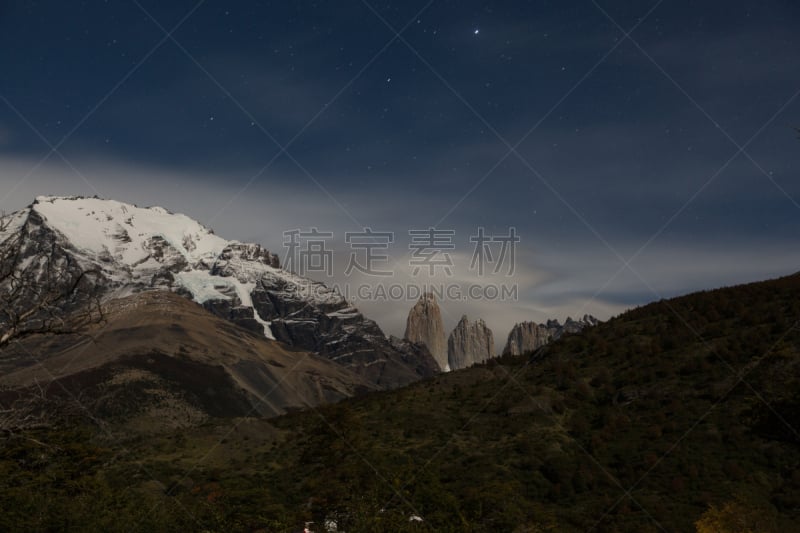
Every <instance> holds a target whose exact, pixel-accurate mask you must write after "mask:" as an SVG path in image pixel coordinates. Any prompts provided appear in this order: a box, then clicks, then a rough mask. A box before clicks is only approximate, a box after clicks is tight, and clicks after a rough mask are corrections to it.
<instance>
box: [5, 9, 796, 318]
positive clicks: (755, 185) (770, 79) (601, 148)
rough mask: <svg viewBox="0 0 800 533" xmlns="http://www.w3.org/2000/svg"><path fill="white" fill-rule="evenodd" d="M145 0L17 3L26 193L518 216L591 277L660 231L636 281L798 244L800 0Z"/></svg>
mask: <svg viewBox="0 0 800 533" xmlns="http://www.w3.org/2000/svg"><path fill="white" fill-rule="evenodd" d="M139 1H140V4H139V5H137V3H136V2H134V1H123V0H119V1H108V2H101V1H92V2H80V3H78V2H55V1H46V2H32V1H25V2H22V1H12V2H3V3H2V4H0V67H1V68H0V96H2V100H3V101H0V171H2V174H1V175H0V197H2V207H3V208H4V209H6V210H13V209H16V208H19V207H21V206H22V205H24V204H25V203H27V202H28V201H29V198H30V196H32V195H33V194H47V193H51V192H58V193H65V192H70V191H72V190H73V189H74V190H75V192H80V193H86V192H91V193H94V192H99V193H100V194H101V195H102V196H115V197H118V198H119V196H120V195H123V194H124V195H126V197H124V198H119V199H121V200H126V199H130V200H131V201H137V202H141V203H145V204H155V203H159V204H166V206H167V207H170V208H173V209H175V210H180V211H184V212H187V213H188V214H190V215H195V216H196V218H198V219H200V220H201V221H204V222H207V223H210V224H211V225H213V226H214V227H215V228H216V229H217V230H218V232H220V233H222V234H224V235H225V236H226V237H229V238H238V239H242V240H247V239H252V240H260V241H262V242H265V243H266V244H268V245H270V246H272V247H275V246H277V247H280V242H281V240H280V233H281V231H283V229H286V228H288V227H294V226H296V225H298V224H300V223H303V222H304V224H303V225H304V226H311V225H325V224H328V225H330V226H334V227H333V228H332V229H337V230H338V229H353V226H358V225H372V226H376V227H377V229H381V228H385V229H390V230H393V231H397V232H404V231H406V230H407V229H409V228H410V227H412V226H416V227H423V226H426V225H429V224H440V225H445V226H451V227H454V228H474V227H475V226H478V225H485V226H488V227H494V228H497V229H501V228H504V227H507V226H509V225H515V226H517V227H518V228H520V233H521V235H522V236H523V244H524V245H526V246H527V247H526V248H525V250H526V252H527V254H528V255H527V257H533V258H535V259H534V261H535V262H536V264H535V265H534V266H532V267H531V268H532V269H535V270H544V271H546V272H548V273H549V278H548V279H557V280H562V279H568V280H572V284H570V283H567V282H565V283H564V284H562V285H558V288H559V289H558V290H562V291H566V292H570V291H572V292H573V293H574V297H575V298H578V299H580V298H588V297H589V296H591V295H593V294H594V293H595V292H597V290H598V289H600V288H601V286H602V285H603V283H602V281H604V280H605V279H607V278H609V277H610V275H611V274H613V273H614V271H615V270H616V269H617V268H618V267H619V266H620V265H621V264H622V262H621V261H620V259H619V257H618V255H617V253H618V254H620V255H621V256H623V257H625V258H627V257H629V256H630V255H631V254H633V253H634V252H635V251H636V250H637V249H639V247H640V246H641V245H643V244H644V243H646V242H648V240H649V239H650V238H651V237H653V236H654V235H657V237H656V239H655V240H654V241H653V242H652V243H651V244H650V245H648V248H647V250H646V251H645V252H644V253H643V254H642V256H640V257H641V261H642V263H641V265H640V268H641V271H640V272H639V274H641V276H634V277H633V278H631V279H632V281H631V282H630V284H629V285H626V286H619V287H616V288H613V287H612V289H611V290H610V291H609V293H608V294H607V295H603V296H604V297H606V298H607V300H608V301H609V302H612V303H615V304H620V303H622V304H626V305H627V304H630V303H638V302H640V301H647V300H652V299H654V297H653V296H654V295H653V291H652V290H651V289H652V288H653V287H647V286H646V285H647V284H645V286H642V285H641V283H640V282H641V280H640V279H638V278H640V277H642V276H643V277H646V278H647V279H648V281H649V282H650V283H651V284H652V285H654V286H658V289H659V291H663V292H664V293H665V294H673V293H677V292H682V291H685V290H690V289H694V288H699V286H706V285H709V284H712V285H713V284H714V283H715V282H714V280H715V279H717V280H718V283H717V284H722V283H728V282H733V281H745V280H746V279H747V278H750V277H758V276H766V275H772V274H777V273H788V271H787V269H789V270H791V265H792V264H795V265H796V263H795V259H796V258H797V255H796V253H795V252H794V248H796V244H797V230H798V221H799V220H800V218H799V217H800V205H799V204H798V203H797V201H796V200H795V199H800V183H798V179H797V176H798V171H799V170H800V141H798V140H797V138H796V137H797V134H796V133H795V132H794V130H793V129H792V128H793V127H794V126H800V97H798V98H794V97H795V96H796V95H797V91H798V90H800V32H799V31H798V28H799V27H800V4H797V3H796V2H791V1H767V2H757V3H756V2H730V1H728V2H722V1H719V2H717V1H709V2H692V1H689V0H665V1H663V2H660V3H659V2H656V1H648V2H627V1H626V2H621V1H609V0H602V1H601V0H598V1H597V2H596V3H595V2H592V1H591V0H587V1H557V2H556V1H553V2H545V1H530V2H524V1H515V2H476V1H446V0H434V1H433V2H430V3H429V4H428V2H427V0H425V1H414V0H411V1H404V2H376V1H373V0H370V1H369V2H365V1H361V0H355V1H345V0H338V1H335V2H333V1H331V2H324V1H315V2H311V1H292V2H267V1H261V2H257V1H242V2H220V1H213V0H209V1H206V2H202V3H200V4H198V3H197V2H193V1H188V2H185V1H171V2H156V1H151V0H139ZM151 17H152V18H151ZM153 19H155V20H153ZM617 24H618V25H619V26H617ZM176 25H179V26H178V27H177V29H176V30H175V31H174V33H173V34H172V37H173V38H174V40H172V39H170V38H167V37H166V35H165V33H164V30H167V31H169V30H171V29H173V28H174V27H176ZM390 26H391V28H390ZM634 26H635V29H634V30H633V32H632V33H631V34H630V36H631V38H632V40H631V39H626V38H625V37H624V33H623V30H622V29H620V27H621V28H623V29H624V31H628V30H630V29H631V28H632V27H634ZM162 28H163V29H162ZM392 28H393V29H392ZM394 30H397V31H401V30H403V31H402V33H401V37H400V38H397V37H396V35H395V33H394ZM34 128H35V129H36V130H38V132H39V133H40V134H41V135H42V136H44V137H45V139H46V142H45V140H43V139H42V138H40V137H39V135H38V134H37V133H36V132H35V131H34ZM762 128H763V129H762ZM298 134H299V135H298ZM526 134H527V137H525V138H524V140H523V141H522V142H521V143H520V144H519V146H518V148H517V153H516V154H511V155H508V152H509V145H512V146H516V145H517V143H518V142H519V141H520V140H522V139H523V136H525V135H526ZM756 134H757V135H756ZM754 135H756V136H755V137H754V138H753V136H754ZM751 138H752V140H751ZM62 139H63V144H61V145H59V152H60V154H61V155H62V156H63V159H62V158H61V157H60V156H59V154H51V155H50V157H49V158H48V159H47V160H46V161H45V162H44V163H42V164H41V166H40V167H41V169H42V170H41V171H38V172H34V173H32V174H31V175H30V176H28V172H26V170H25V168H26V165H27V163H30V164H29V165H28V166H29V167H33V166H34V165H36V164H37V163H38V162H40V161H41V159H42V158H43V157H45V156H46V155H47V154H48V153H49V152H50V147H49V146H48V145H47V143H49V144H50V145H56V144H57V143H60V142H61V141H62ZM276 141H277V143H280V144H281V145H283V146H286V145H287V143H291V144H290V145H289V146H288V150H287V151H288V155H287V154H286V153H283V154H282V153H281V150H280V148H279V147H278V146H277V144H276ZM748 142H749V144H747V145H746V146H745V143H748ZM740 147H744V148H745V150H744V153H738V152H739V148H740ZM737 153H738V155H737ZM504 156H507V157H506V158H505V159H503V160H502V162H500V161H501V159H502V158H503V157H504ZM64 159H66V160H67V161H68V162H69V164H67V163H65V162H64ZM4 162H5V166H3V163H4ZM498 163H499V164H498ZM268 164H269V167H268V168H266V169H264V167H265V166H266V165H268ZM131 169H137V170H136V171H135V172H134V171H132V170H131ZM78 174H80V175H81V176H80V179H76V176H77V175H78ZM134 174H135V176H136V180H137V183H138V185H135V184H132V183H131V181H132V180H133V178H132V176H133V175H134ZM173 175H174V176H176V177H175V178H174V180H173V179H170V178H167V179H165V178H164V176H173ZM156 176H157V177H156ZM178 176H180V178H179V177H178ZM58 180H61V181H60V182H59V181H58ZM21 181H22V183H20V182H21ZM87 182H88V185H87ZM57 183H60V184H61V185H54V184H57ZM87 188H88V189H90V190H88V191H87ZM54 189H57V190H54ZM277 191H280V198H276V195H277ZM687 202H689V203H688V205H687ZM176 204H177V205H176ZM259 205H260V206H262V208H263V210H264V211H269V212H272V213H277V212H282V211H281V210H282V209H286V206H287V205H289V206H291V209H289V210H288V213H289V214H287V215H285V219H291V220H284V222H285V223H286V227H281V228H276V227H275V224H276V223H280V222H275V220H274V219H269V224H267V223H266V222H264V223H259V222H257V220H258V207H257V206H259ZM323 206H324V208H323ZM292 216H295V217H296V218H292ZM464 231H467V229H465V230H464ZM693 250H701V251H703V253H705V254H706V256H704V257H705V258H704V259H703V260H702V261H700V259H698V257H699V256H698V255H697V254H696V253H695V252H693ZM759 250H761V252H759ZM765 250H768V251H769V254H767V253H766V252H765ZM781 250H785V254H781V252H780V251H781ZM615 252H616V253H615ZM648 253H649V254H654V255H651V256H648V255H647V254H648ZM400 255H402V254H400ZM732 256H736V257H738V258H742V257H750V256H752V258H751V259H750V260H749V261H750V262H749V263H748V264H747V265H741V264H739V262H740V260H737V261H736V264H733V263H732V262H731V259H730V258H731V257H732ZM665 257H667V258H671V259H672V260H674V261H675V264H676V265H679V266H681V268H678V269H677V270H676V269H672V270H670V269H666V270H663V269H662V270H659V269H658V267H659V266H663V265H664V264H665V261H664V260H663V258H665ZM715 258H716V259H715ZM648 261H649V262H648ZM695 262H697V265H698V266H697V267H696V269H694V270H693V269H692V268H693V267H692V265H693V264H694V263H695ZM701 263H702V264H701ZM648 265H650V266H649V267H648ZM794 270H797V268H796V267H795V268H794ZM598 271H600V272H601V274H598V273H597V272H598ZM670 272H673V274H670ZM681 273H682V274H681ZM626 275H628V276H630V275H631V273H627V274H626ZM595 276H596V277H597V279H598V280H600V281H594V279H595ZM590 278H591V279H592V280H593V281H591V282H589V281H587V280H588V279H590ZM601 278H602V279H601ZM667 279H668V281H666V280H667ZM660 283H661V285H659V284H660ZM537 287H539V288H541V285H537ZM532 291H533V292H531V296H530V298H529V302H534V301H535V300H536V298H540V299H541V300H544V299H547V298H554V296H553V294H554V293H555V292H557V290H556V286H553V287H552V291H550V292H547V291H544V293H541V294H537V293H536V291H535V290H533V289H532ZM545 293H547V294H546V295H545ZM548 301H549V300H548ZM531 305H533V304H531Z"/></svg>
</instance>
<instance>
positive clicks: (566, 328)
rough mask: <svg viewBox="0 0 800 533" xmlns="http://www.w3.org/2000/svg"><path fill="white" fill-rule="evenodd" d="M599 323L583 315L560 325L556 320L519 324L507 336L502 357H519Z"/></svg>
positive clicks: (589, 316) (593, 318) (591, 317)
mask: <svg viewBox="0 0 800 533" xmlns="http://www.w3.org/2000/svg"><path fill="white" fill-rule="evenodd" d="M599 323H600V321H599V320H597V319H596V318H595V317H593V316H592V315H583V318H581V319H580V320H573V319H572V318H570V317H567V320H566V322H564V324H563V325H562V324H561V323H560V322H559V321H558V320H548V321H547V322H546V323H544V324H537V323H536V322H520V323H519V324H516V325H515V326H514V327H513V328H512V329H511V332H510V333H509V334H508V341H507V342H506V347H505V348H504V349H503V354H504V355H507V354H508V355H521V354H524V353H528V352H532V351H534V350H537V349H539V348H541V347H542V346H544V345H545V344H547V343H548V342H550V341H552V340H555V339H558V338H559V337H561V336H562V335H564V334H565V333H578V332H579V331H581V330H582V329H583V328H586V327H590V326H596V325H597V324H599Z"/></svg>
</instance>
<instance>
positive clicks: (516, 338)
mask: <svg viewBox="0 0 800 533" xmlns="http://www.w3.org/2000/svg"><path fill="white" fill-rule="evenodd" d="M552 338H553V330H552V329H550V328H548V327H547V326H545V325H541V324H537V323H536V322H520V323H519V324H516V325H515V326H514V327H513V328H512V329H511V332H510V333H509V334H508V341H507V342H506V347H505V349H504V350H503V354H511V355H520V354H523V353H527V352H532V351H533V350H536V349H538V348H541V347H542V346H544V345H545V344H547V343H548V342H550V339H552Z"/></svg>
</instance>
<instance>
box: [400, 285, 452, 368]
mask: <svg viewBox="0 0 800 533" xmlns="http://www.w3.org/2000/svg"><path fill="white" fill-rule="evenodd" d="M403 338H405V339H406V340H407V341H410V342H413V343H420V344H424V345H425V346H426V347H427V348H428V351H429V352H430V353H431V355H432V356H433V358H434V359H436V362H437V363H438V364H439V368H440V369H441V370H447V368H448V364H447V341H446V339H445V335H444V325H443V324H442V312H441V311H440V310H439V304H437V303H436V297H435V296H434V295H433V294H432V293H425V294H423V295H422V296H421V297H420V299H419V300H418V301H417V303H416V304H415V305H414V307H412V308H411V311H409V313H408V319H407V320H406V333H405V335H404V336H403Z"/></svg>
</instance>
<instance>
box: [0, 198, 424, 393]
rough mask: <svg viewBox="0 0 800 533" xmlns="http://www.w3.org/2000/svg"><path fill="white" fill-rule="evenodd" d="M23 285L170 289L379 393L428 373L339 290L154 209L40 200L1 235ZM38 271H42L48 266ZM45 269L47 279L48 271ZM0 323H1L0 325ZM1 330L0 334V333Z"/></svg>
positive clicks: (419, 352) (111, 291) (116, 293)
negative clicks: (347, 372)
mask: <svg viewBox="0 0 800 533" xmlns="http://www.w3.org/2000/svg"><path fill="white" fill-rule="evenodd" d="M10 247H15V248H16V250H15V252H14V253H13V254H10V255H9V254H8V253H6V254H5V257H6V258H8V257H9V256H11V257H13V261H15V268H16V269H17V270H19V271H20V272H23V273H25V275H26V276H28V277H29V278H30V279H38V280H42V279H43V277H47V278H48V279H50V278H52V272H49V271H50V270H52V269H53V266H54V265H55V269H56V270H60V271H65V272H66V271H69V276H64V277H65V279H69V280H74V279H75V278H76V277H77V276H80V274H81V273H85V272H94V273H96V275H95V276H93V277H92V278H91V283H92V287H91V290H92V291H95V292H98V291H99V293H100V294H101V295H102V298H103V299H104V300H110V299H115V298H122V297H125V296H129V295H131V294H134V293H137V292H141V291H146V290H158V289H161V290H169V291H173V292H176V293H179V294H181V295H183V296H186V297H188V298H191V299H192V300H194V301H195V302H197V303H199V304H201V305H203V306H204V307H205V308H206V309H208V310H209V311H211V312H213V313H214V314H216V315H218V316H220V317H222V318H225V319H228V320H230V321H232V322H234V323H236V324H238V325H240V326H242V327H245V328H247V329H249V330H251V331H253V332H255V333H257V334H259V335H264V336H265V337H267V338H269V339H275V340H278V341H281V342H283V343H285V344H288V345H290V346H295V347H298V348H302V349H305V350H309V351H311V352H314V353H317V354H320V355H323V356H326V357H328V358H331V359H333V360H335V361H337V362H339V363H341V364H344V365H345V366H348V367H351V368H353V369H354V370H356V371H357V372H359V373H361V374H363V375H365V376H366V377H368V378H369V379H370V380H372V381H373V382H375V383H377V384H379V385H382V386H387V387H391V386H396V385H401V384H405V383H408V382H410V381H413V380H415V379H418V378H420V377H423V376H427V375H431V374H433V373H434V372H435V371H436V369H437V366H436V363H435V361H433V359H432V358H431V356H430V354H428V353H427V351H426V350H425V349H424V348H423V349H420V348H419V347H418V346H415V345H409V344H407V343H399V342H395V341H393V340H389V339H387V338H386V337H385V336H384V334H383V332H382V331H381V330H380V328H379V327H378V325H377V324H376V323H375V322H373V321H371V320H369V319H366V318H365V317H364V316H363V315H362V314H361V313H360V312H359V311H358V310H357V309H355V308H354V307H352V306H351V305H350V304H349V303H348V302H347V301H346V300H345V299H344V298H343V297H342V296H341V295H340V294H339V293H338V292H336V291H334V290H331V289H329V288H328V287H326V286H325V285H324V284H322V283H319V282H314V281H312V280H309V279H307V278H303V277H300V276H297V275H295V274H292V273H290V272H288V271H286V270H283V269H281V268H280V262H279V259H278V257H277V256H276V255H275V254H273V253H270V252H269V251H268V250H266V249H264V248H263V247H262V246H260V245H258V244H247V243H241V242H238V241H228V240H225V239H223V238H221V237H219V236H217V235H215V234H214V233H213V231H211V230H210V229H208V228H206V227H204V226H203V225H201V224H200V223H198V222H197V221H195V220H193V219H191V218H190V217H188V216H186V215H182V214H175V213H171V212H169V211H167V210H166V209H164V208H161V207H147V208H142V207H137V206H135V205H131V204H126V203H123V202H118V201H114V200H103V199H99V198H86V197H49V196H48V197H38V198H37V199H36V200H35V201H34V203H33V204H31V205H30V206H28V207H27V208H25V209H23V210H21V211H18V212H16V213H13V214H12V215H10V217H9V218H8V221H7V224H6V226H5V227H4V228H2V229H0V249H2V248H5V249H6V250H8V249H9V248H10ZM45 265H46V266H47V267H45ZM45 270H48V272H45ZM0 325H2V324H0ZM0 329H1V328H0Z"/></svg>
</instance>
